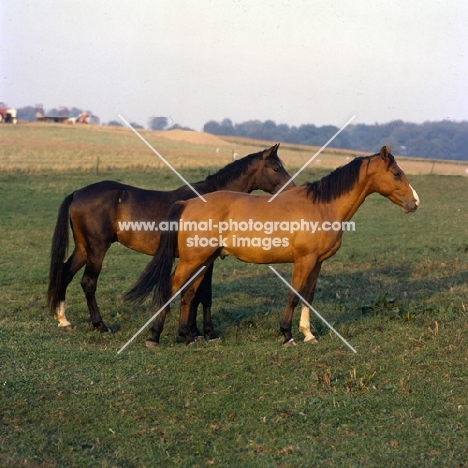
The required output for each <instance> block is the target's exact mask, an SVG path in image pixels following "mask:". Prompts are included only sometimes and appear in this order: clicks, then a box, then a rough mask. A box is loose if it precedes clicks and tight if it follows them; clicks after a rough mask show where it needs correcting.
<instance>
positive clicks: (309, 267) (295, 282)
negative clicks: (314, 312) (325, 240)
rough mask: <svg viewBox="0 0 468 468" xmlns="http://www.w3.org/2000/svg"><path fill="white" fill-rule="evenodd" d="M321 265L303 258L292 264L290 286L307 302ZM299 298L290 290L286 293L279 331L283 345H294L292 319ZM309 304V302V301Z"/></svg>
mask: <svg viewBox="0 0 468 468" xmlns="http://www.w3.org/2000/svg"><path fill="white" fill-rule="evenodd" d="M321 266H322V264H321V263H320V262H317V261H316V260H315V259H311V258H309V257H303V258H302V259H301V260H300V261H298V262H296V263H294V268H293V273H292V280H291V286H292V287H293V288H294V289H295V290H296V291H297V292H298V293H299V294H301V295H302V296H306V297H305V299H306V300H307V301H309V300H310V298H311V297H312V293H313V291H314V290H315V283H316V282H317V278H318V275H319V273H320V268H321ZM299 300H300V299H299V297H298V296H297V295H296V293H295V292H293V291H292V290H290V291H289V293H288V299H287V305H286V309H285V311H284V314H283V318H282V320H281V323H280V330H281V333H283V336H284V342H283V345H295V344H296V343H295V341H294V338H293V336H292V332H291V328H292V318H293V314H294V309H295V308H296V306H297V304H298V303H299ZM310 302H311V301H310Z"/></svg>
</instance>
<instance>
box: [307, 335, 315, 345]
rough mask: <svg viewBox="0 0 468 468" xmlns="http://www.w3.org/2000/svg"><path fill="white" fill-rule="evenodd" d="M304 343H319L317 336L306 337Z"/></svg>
mask: <svg viewBox="0 0 468 468" xmlns="http://www.w3.org/2000/svg"><path fill="white" fill-rule="evenodd" d="M304 343H310V344H315V343H318V341H317V338H315V336H313V337H312V338H304Z"/></svg>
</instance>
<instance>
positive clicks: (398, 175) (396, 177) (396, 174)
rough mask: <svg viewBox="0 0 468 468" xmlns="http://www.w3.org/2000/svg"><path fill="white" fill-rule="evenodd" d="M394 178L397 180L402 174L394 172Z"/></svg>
mask: <svg viewBox="0 0 468 468" xmlns="http://www.w3.org/2000/svg"><path fill="white" fill-rule="evenodd" d="M393 176H394V177H395V179H398V177H400V176H401V172H394V173H393Z"/></svg>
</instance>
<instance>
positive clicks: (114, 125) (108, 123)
mask: <svg viewBox="0 0 468 468" xmlns="http://www.w3.org/2000/svg"><path fill="white" fill-rule="evenodd" d="M107 125H109V127H123V125H122V124H121V123H120V122H119V121H118V120H111V121H110V122H107Z"/></svg>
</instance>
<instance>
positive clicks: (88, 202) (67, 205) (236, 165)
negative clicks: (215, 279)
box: [47, 144, 295, 338]
mask: <svg viewBox="0 0 468 468" xmlns="http://www.w3.org/2000/svg"><path fill="white" fill-rule="evenodd" d="M278 147H279V144H277V145H275V146H272V147H271V148H269V149H265V150H263V151H260V152H258V153H254V154H250V155H248V156H245V157H244V158H241V159H239V160H237V161H234V162H231V163H230V164H228V165H227V166H225V167H224V168H222V169H220V170H219V171H218V172H217V173H215V174H213V175H210V176H208V177H207V178H206V179H205V180H204V181H201V182H197V183H194V184H193V187H194V188H195V189H196V190H197V192H198V193H200V194H201V195H204V194H207V193H210V192H214V191H217V190H231V191H234V192H246V193H250V192H252V191H253V190H257V189H259V190H264V191H265V192H269V193H276V192H277V191H278V190H280V189H281V188H282V187H283V186H284V185H285V184H288V186H287V187H286V188H287V189H289V188H292V187H294V186H295V185H294V183H292V182H290V179H291V177H290V175H289V174H288V173H287V171H286V170H285V169H284V167H283V165H282V163H281V160H280V159H279V157H278ZM193 197H196V194H195V193H194V192H193V191H192V189H191V188H190V187H188V186H185V185H184V186H182V187H180V188H178V189H176V190H172V191H167V192H162V191H157V190H143V189H141V188H137V187H132V186H129V185H124V184H121V183H119V182H113V181H103V182H98V183H96V184H92V185H88V186H87V187H84V188H81V189H79V190H77V191H75V192H73V193H72V194H70V195H68V196H67V197H66V198H65V199H64V200H63V202H62V204H61V206H60V209H59V213H58V219H57V224H56V226H55V231H54V235H53V240H52V249H51V259H50V270H49V288H48V293H47V301H48V307H49V312H50V314H51V315H52V316H54V317H55V318H56V319H57V320H58V321H59V327H70V326H71V324H70V322H69V321H68V320H67V317H66V315H65V294H66V289H67V287H68V285H69V284H70V282H71V281H72V279H73V277H74V276H75V274H76V273H77V272H78V270H80V269H81V268H82V267H83V266H84V265H86V267H85V271H84V274H83V278H82V280H81V286H82V288H83V291H84V294H85V296H86V301H87V305H88V309H89V313H90V317H91V322H92V324H93V325H94V327H95V328H97V329H99V330H100V331H101V332H111V330H110V329H109V328H108V327H107V325H105V323H104V322H103V320H102V317H101V314H100V312H99V308H98V305H97V302H96V295H95V293H96V284H97V280H98V278H99V274H100V272H101V268H102V262H103V260H104V256H105V254H106V252H107V250H108V249H109V247H110V246H111V244H112V243H113V242H119V243H120V244H122V245H124V246H125V247H128V248H130V249H133V250H136V251H137V252H141V253H145V254H148V255H154V253H155V252H156V249H157V247H158V244H159V239H160V235H161V231H160V230H157V229H158V225H159V223H161V222H164V221H165V219H166V217H167V215H168V212H169V210H170V208H171V206H172V205H173V204H174V203H175V202H176V201H178V200H187V199H190V198H193ZM200 201H201V200H200ZM204 204H205V205H206V203H204ZM142 223H145V225H144V226H143V224H142ZM151 223H152V224H151ZM69 224H70V225H71V229H72V232H73V240H74V243H75V248H74V250H73V253H72V255H71V256H70V257H69V258H68V260H67V261H66V262H65V263H64V261H65V255H66V251H67V248H68V225H69ZM142 226H143V227H145V228H143V229H142ZM148 226H149V228H148ZM210 269H211V271H207V274H206V275H205V280H204V282H203V284H202V285H201V287H200V290H199V294H198V295H197V298H196V301H194V304H193V307H194V311H193V313H192V316H193V317H194V320H196V315H195V314H196V309H197V307H198V304H199V303H200V302H202V305H203V312H204V319H205V322H206V324H207V325H206V327H205V328H207V329H208V332H209V333H210V332H211V330H212V326H211V325H210V324H211V275H212V268H210ZM193 333H194V334H195V335H196V334H200V332H199V331H198V330H197V329H196V322H195V323H194V324H193ZM211 338H216V335H215V334H214V332H213V333H211Z"/></svg>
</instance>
